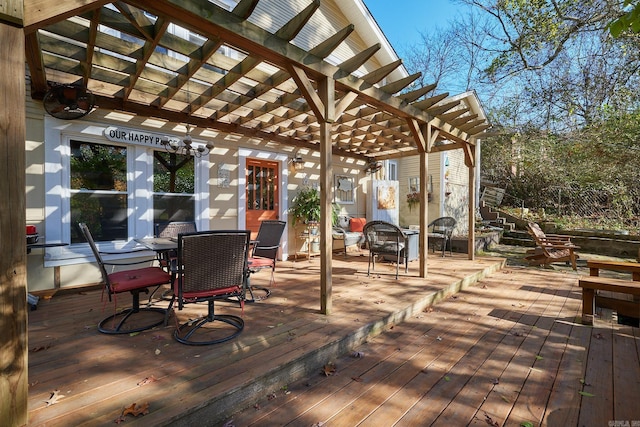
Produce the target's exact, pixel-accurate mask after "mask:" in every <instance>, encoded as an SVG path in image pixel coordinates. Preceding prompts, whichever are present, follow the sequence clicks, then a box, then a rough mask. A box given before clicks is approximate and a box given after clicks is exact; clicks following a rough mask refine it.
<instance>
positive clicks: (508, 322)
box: [29, 255, 640, 427]
mask: <svg viewBox="0 0 640 427" xmlns="http://www.w3.org/2000/svg"><path fill="white" fill-rule="evenodd" d="M433 258H434V259H432V258H430V259H429V260H428V261H429V267H428V268H429V277H428V278H427V279H420V278H418V277H416V276H415V273H414V274H412V273H411V267H410V272H409V274H408V275H401V277H400V278H399V279H398V281H396V280H395V277H394V276H395V269H394V268H393V267H392V266H391V265H385V264H380V265H379V266H378V265H377V266H376V274H375V275H372V276H371V277H367V276H366V257H358V256H352V257H348V258H347V259H345V258H344V257H342V256H340V257H336V258H334V261H333V262H334V267H335V268H334V275H333V280H334V314H332V316H324V315H321V314H319V307H318V305H319V297H318V295H319V281H318V279H317V274H318V271H319V270H318V269H319V262H318V261H317V260H312V261H302V262H301V261H298V262H295V263H293V262H283V263H281V264H279V268H278V272H277V273H276V280H277V284H278V285H277V286H276V287H274V288H272V291H273V293H272V295H271V297H270V298H268V299H267V300H265V301H261V302H257V303H254V304H247V305H246V306H245V311H244V315H243V318H244V320H245V322H246V328H245V330H244V331H243V332H242V334H241V335H240V336H239V337H238V338H236V339H234V340H232V341H230V342H228V343H225V344H222V345H215V346H207V347H191V346H184V345H181V344H178V343H177V342H175V341H174V340H173V338H172V333H173V330H174V329H175V325H176V321H177V320H181V321H184V320H185V319H187V318H192V317H194V316H197V315H198V314H199V313H200V312H202V311H203V310H205V308H204V307H202V306H201V307H193V305H192V306H191V307H189V306H186V307H185V310H183V311H176V313H175V316H173V317H172V319H171V321H170V324H169V325H168V326H167V327H159V328H155V329H154V330H151V331H145V332H142V333H140V334H135V335H133V336H129V335H122V336H107V335H104V334H100V333H98V332H97V330H96V328H95V324H96V322H97V320H99V319H100V318H102V317H104V316H106V315H107V314H108V310H110V309H111V308H110V307H109V308H107V309H106V310H107V311H105V312H104V313H103V312H102V308H101V305H100V292H99V291H87V292H81V293H78V294H69V295H60V296H56V295H54V296H53V297H52V298H51V299H49V300H43V301H42V302H41V303H40V304H39V306H38V310H36V311H35V312H32V313H31V316H30V320H29V326H30V329H29V348H30V353H29V382H30V384H31V386H30V390H29V408H30V411H29V417H30V425H36V426H37V425H47V426H67V425H84V426H97V425H113V424H114V421H115V420H116V419H117V417H118V416H119V415H120V414H121V412H122V410H123V409H124V407H125V406H128V405H130V404H131V403H134V402H136V403H144V402H149V405H150V406H149V409H150V412H149V414H148V415H145V416H140V417H137V418H133V417H131V416H129V417H128V418H127V420H126V424H127V425H130V426H138V425H140V426H142V425H144V426H147V425H177V426H180V425H194V424H202V425H220V426H222V425H223V424H225V423H227V422H228V423H230V424H228V425H234V426H237V427H240V426H280V425H291V426H298V425H300V426H307V425H308V426H311V425H322V424H320V423H324V425H327V426H332V427H333V426H356V425H359V426H387V425H389V426H391V425H434V426H445V425H478V426H486V425H488V423H489V422H497V423H498V424H499V425H503V424H504V425H519V424H520V423H521V422H523V421H529V422H532V423H533V424H534V425H544V426H549V427H553V426H557V425H563V426H565V425H566V426H582V425H607V423H608V422H609V421H612V420H628V421H629V422H631V421H634V420H640V415H639V414H638V410H637V405H636V404H635V401H634V399H633V396H637V393H638V391H640V363H639V361H638V353H639V351H640V332H639V331H638V328H632V327H628V326H622V325H617V324H613V323H611V322H610V321H608V319H600V318H599V319H597V321H596V324H595V326H594V327H589V326H585V325H582V324H581V323H580V318H579V314H580V311H581V299H580V289H579V288H578V286H577V281H578V277H579V275H580V274H588V271H583V272H581V271H579V272H578V273H577V274H576V273H569V274H564V273H558V272H554V271H551V270H545V269H542V268H503V269H502V270H499V269H498V268H495V263H496V262H500V260H496V259H484V258H480V259H477V260H474V261H469V260H466V259H464V257H462V256H458V257H456V255H454V256H453V257H449V256H448V257H445V258H444V259H442V258H441V257H433ZM435 258H437V259H435ZM412 265H413V264H412ZM483 272H484V273H483ZM489 272H492V273H491V274H490V273H489ZM487 274H488V276H487ZM267 276H268V275H265V276H264V280H262V279H263V277H260V276H259V275H256V278H255V280H254V283H253V284H254V285H261V284H266V283H268V277H267ZM477 279H480V281H479V282H478V283H475V284H474V282H475V281H476V280H477ZM469 284H473V286H470V287H467V286H468V285H469ZM458 289H460V291H459V292H457V291H458ZM456 292H457V293H456ZM454 294H455V295H454ZM432 301H436V302H437V303H436V304H435V305H433V306H430V304H431V302H432ZM126 303H127V300H126V298H123V299H122V300H121V301H119V305H121V306H124V305H126ZM155 304H166V302H162V301H160V302H155ZM216 307H217V309H218V310H220V311H221V312H225V313H237V314H239V313H240V308H239V307H238V305H237V304H231V303H227V302H221V303H216ZM176 319H177V320H176ZM354 350H355V351H358V352H360V354H361V355H363V357H353V354H354ZM327 362H334V363H335V366H336V368H337V370H336V373H335V375H331V376H325V375H322V373H321V367H322V365H324V364H325V363H327ZM145 379H147V380H149V379H152V381H150V382H148V384H146V385H140V384H142V383H143V382H144V380H145ZM581 380H582V381H581ZM583 383H584V384H583ZM56 389H59V390H60V393H61V394H63V395H64V396H65V397H63V398H61V399H60V400H59V401H58V402H57V403H56V404H54V405H51V406H49V407H47V406H46V404H45V403H44V401H46V400H47V399H48V398H49V396H50V393H51V392H52V391H53V390H56ZM581 391H586V392H590V393H593V394H594V395H596V397H587V396H581V395H580V394H579V392H581ZM236 401H241V402H243V403H242V405H243V407H244V408H246V409H244V410H242V411H240V412H236V411H238V410H239V409H241V408H240V407H236V406H235V402H236ZM231 408H236V409H235V410H234V411H232V410H231ZM234 412H236V413H235V414H234ZM603 423H604V424H603Z"/></svg>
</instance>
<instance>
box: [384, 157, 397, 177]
mask: <svg viewBox="0 0 640 427" xmlns="http://www.w3.org/2000/svg"><path fill="white" fill-rule="evenodd" d="M385 178H386V179H388V180H389V181H397V180H398V162H397V161H395V160H387V176H386V177H385Z"/></svg>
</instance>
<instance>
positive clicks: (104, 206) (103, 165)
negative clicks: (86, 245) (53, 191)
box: [70, 140, 128, 243]
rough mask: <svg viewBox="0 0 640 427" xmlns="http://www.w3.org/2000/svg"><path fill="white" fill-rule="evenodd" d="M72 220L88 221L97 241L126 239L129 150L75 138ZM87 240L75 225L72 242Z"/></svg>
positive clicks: (72, 155) (71, 173)
mask: <svg viewBox="0 0 640 427" xmlns="http://www.w3.org/2000/svg"><path fill="white" fill-rule="evenodd" d="M70 148H71V159H70V166H71V168H70V169H71V170H70V175H71V177H70V178H71V179H70V187H71V188H70V205H71V206H70V209H71V223H72V224H77V223H79V222H85V223H86V224H87V226H88V227H89V229H90V230H91V233H92V234H93V237H94V239H95V240H96V241H105V240H124V239H126V238H127V237H128V230H127V149H126V148H125V147H119V146H115V145H106V144H93V143H89V142H81V141H76V140H72V141H71V143H70ZM78 242H84V238H83V237H81V236H80V234H79V233H78V232H77V230H76V229H75V227H72V230H71V243H78Z"/></svg>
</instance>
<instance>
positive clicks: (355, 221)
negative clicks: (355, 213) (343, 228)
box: [349, 218, 367, 233]
mask: <svg viewBox="0 0 640 427" xmlns="http://www.w3.org/2000/svg"><path fill="white" fill-rule="evenodd" d="M366 223H367V219H366V218H351V220H350V221H349V231H351V232H352V233H362V228H363V227H364V225H365V224H366Z"/></svg>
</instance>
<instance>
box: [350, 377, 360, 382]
mask: <svg viewBox="0 0 640 427" xmlns="http://www.w3.org/2000/svg"><path fill="white" fill-rule="evenodd" d="M351 379H352V380H354V381H355V382H357V383H361V382H362V381H363V379H362V378H360V377H351Z"/></svg>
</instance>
